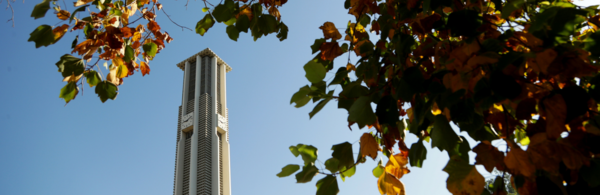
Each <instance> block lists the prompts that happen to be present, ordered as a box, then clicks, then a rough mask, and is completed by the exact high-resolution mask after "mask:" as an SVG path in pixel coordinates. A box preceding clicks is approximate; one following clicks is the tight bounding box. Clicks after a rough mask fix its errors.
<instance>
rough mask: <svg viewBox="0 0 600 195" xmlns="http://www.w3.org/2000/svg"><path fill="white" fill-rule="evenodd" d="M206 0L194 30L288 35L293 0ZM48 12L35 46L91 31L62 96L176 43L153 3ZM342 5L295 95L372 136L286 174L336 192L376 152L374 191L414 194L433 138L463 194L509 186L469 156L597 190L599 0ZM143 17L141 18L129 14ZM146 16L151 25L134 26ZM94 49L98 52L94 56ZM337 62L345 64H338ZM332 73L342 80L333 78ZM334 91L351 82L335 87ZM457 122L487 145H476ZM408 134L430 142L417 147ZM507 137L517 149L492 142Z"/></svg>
mask: <svg viewBox="0 0 600 195" xmlns="http://www.w3.org/2000/svg"><path fill="white" fill-rule="evenodd" d="M202 2H203V3H204V8H202V11H203V12H205V13H206V14H205V15H204V17H203V18H202V19H200V20H199V21H198V23H197V24H196V27H195V32H196V33H198V34H200V35H201V36H204V35H205V34H206V33H207V32H208V31H209V30H210V29H211V28H212V27H213V26H214V25H215V24H216V23H223V24H225V25H227V28H226V31H225V33H227V34H228V36H229V37H230V38H231V39H232V40H234V41H235V40H237V39H238V38H239V36H240V35H239V34H240V33H241V32H245V33H248V34H250V35H251V36H252V37H253V38H254V40H257V39H259V38H261V37H263V36H266V35H268V34H276V37H277V38H278V39H280V40H281V41H283V40H285V39H286V38H287V33H288V27H287V26H286V25H285V24H284V23H283V22H282V21H281V13H280V12H279V8H280V7H281V6H283V5H284V4H286V3H287V0H258V1H254V0H252V1H248V0H223V1H220V2H219V3H218V4H213V3H210V2H208V1H206V0H203V1H202ZM50 8H52V9H54V10H55V11H56V17H57V18H58V19H59V20H62V21H63V22H64V23H65V24H62V25H60V26H58V25H56V26H49V25H41V26H39V27H38V28H36V29H35V30H34V31H33V32H32V33H31V37H30V39H29V40H28V41H32V42H35V46H36V47H41V46H49V45H52V44H54V43H56V42H57V41H59V40H60V39H61V38H62V37H63V35H64V34H65V33H67V31H77V30H81V31H83V34H84V35H85V36H84V37H83V40H82V41H80V40H79V39H78V37H76V38H75V40H73V43H72V46H73V47H72V49H73V50H72V52H71V53H72V54H74V53H76V55H77V56H80V57H75V56H72V55H69V54H65V55H63V56H62V57H60V60H59V61H58V62H57V63H56V65H57V67H58V68H59V72H61V76H62V77H63V81H65V82H68V83H67V85H65V87H64V88H63V89H61V92H60V97H61V98H63V99H65V101H66V102H67V103H68V102H69V101H71V100H72V99H74V98H75V97H76V96H77V94H78V90H79V87H78V86H80V85H83V80H84V79H85V80H86V81H87V83H88V84H89V85H90V87H96V89H95V91H96V94H98V96H99V97H100V99H101V101H102V102H104V101H106V100H107V99H115V98H116V96H117V94H118V86H119V85H121V84H123V79H124V78H126V77H129V76H131V75H133V74H134V73H135V71H136V70H137V71H140V70H141V71H142V75H146V74H149V72H150V68H149V63H150V61H151V60H152V59H153V58H154V57H155V56H156V55H158V54H159V53H160V51H161V50H162V49H164V48H165V42H167V43H169V42H170V41H171V40H173V38H172V37H170V36H169V34H168V33H167V32H166V31H163V30H162V29H161V27H160V25H159V24H158V23H157V22H156V20H155V18H156V16H157V15H156V12H157V11H159V10H161V9H162V5H161V4H160V3H158V2H157V1H156V0H136V1H134V0H126V1H120V0H118V1H117V0H78V1H77V2H75V3H74V8H73V11H72V12H69V11H68V10H65V9H62V8H61V7H60V6H59V5H58V4H57V3H56V1H54V0H43V1H42V2H41V3H40V4H38V5H36V6H35V7H34V9H33V12H32V14H31V16H32V17H34V18H36V19H37V18H41V17H45V16H46V13H47V11H48V10H49V9H50ZM344 8H345V9H347V10H348V14H350V15H352V16H354V19H353V20H351V21H349V22H348V23H347V24H337V26H345V27H346V28H345V29H346V30H345V31H344V32H343V33H342V32H340V31H339V30H338V28H337V27H336V24H334V23H332V22H324V23H323V25H322V26H320V27H318V28H319V29H321V30H322V31H323V37H322V38H317V39H316V40H315V42H314V44H313V45H311V46H310V47H311V49H312V52H313V54H315V53H316V55H315V57H314V58H313V59H310V60H309V61H308V63H306V65H305V66H304V71H305V76H306V78H307V81H308V85H306V86H304V87H301V88H300V89H299V91H298V92H296V93H295V94H293V96H292V98H291V100H290V103H291V104H294V103H295V106H296V107H302V106H305V105H307V104H308V102H309V101H310V100H312V102H313V103H316V105H315V107H314V109H313V110H312V111H311V112H310V113H309V117H311V118H312V117H314V116H316V114H317V113H318V112H319V111H320V110H321V109H322V108H323V107H324V106H325V105H326V104H328V103H331V102H336V103H337V106H338V108H340V109H345V110H347V111H348V124H349V126H352V125H353V124H356V125H357V126H358V127H359V128H360V129H363V128H364V127H367V128H369V129H372V130H371V131H370V132H369V133H365V134H363V135H362V136H361V137H360V142H358V144H359V145H360V150H359V151H358V155H356V156H355V155H354V154H355V153H354V151H353V149H352V144H351V143H349V142H344V143H340V144H336V145H333V147H332V154H331V158H329V159H328V160H326V161H325V163H324V166H319V167H325V169H327V171H328V172H326V170H320V169H319V168H318V167H317V166H315V163H316V162H320V161H317V159H318V155H317V150H318V149H317V148H315V147H313V146H310V145H304V144H298V145H296V146H291V147H290V151H291V152H292V154H293V155H295V156H296V157H297V156H302V160H303V164H301V165H294V164H290V165H287V166H285V167H283V168H282V171H281V172H280V173H279V174H277V176H278V177H286V176H289V175H292V174H294V173H296V172H297V173H296V174H295V176H296V179H297V182H298V183H306V182H310V181H312V179H313V178H314V177H315V176H316V175H319V174H320V175H323V176H324V177H322V178H321V179H319V180H318V182H317V184H316V187H317V190H316V193H317V194H319V195H321V194H322V195H330V194H337V193H338V192H339V191H340V189H339V188H338V181H337V177H338V176H339V177H340V178H341V179H342V181H345V179H346V178H348V177H352V176H353V175H354V173H355V172H356V169H357V167H358V166H359V165H360V164H362V163H364V162H366V160H367V156H368V157H370V158H372V159H373V160H376V158H377V156H380V155H383V156H385V157H386V158H382V159H384V160H387V162H386V163H385V166H383V163H382V161H381V160H380V161H379V163H378V165H377V166H376V167H375V168H373V170H372V172H373V175H374V176H375V177H377V178H378V181H377V184H373V185H377V186H378V189H379V192H380V193H381V194H405V186H404V184H403V183H402V182H401V181H400V179H401V178H402V176H403V175H405V174H408V173H410V171H409V169H408V168H407V164H408V163H410V165H411V166H415V167H422V168H426V167H427V166H426V164H425V163H424V162H425V160H426V154H427V150H426V148H425V147H424V144H426V143H425V142H428V143H431V146H432V147H437V148H438V149H439V150H441V151H446V152H447V153H448V155H449V156H450V160H449V162H448V164H447V166H446V167H445V168H444V171H445V172H447V173H448V174H449V177H448V180H447V187H448V190H449V191H450V192H452V193H453V194H476V195H479V194H491V193H493V194H505V193H506V189H505V188H504V187H498V186H502V185H498V186H497V187H492V188H490V187H489V186H488V187H487V188H488V189H493V190H492V191H493V192H490V190H484V189H486V185H488V184H486V181H485V179H484V178H483V177H482V176H481V174H480V173H479V171H478V170H477V169H475V168H474V167H475V166H474V165H473V164H469V159H470V158H469V155H468V154H469V151H473V152H474V153H475V154H476V157H475V160H476V162H475V164H480V165H483V166H484V167H485V169H486V170H487V171H496V170H497V171H502V172H505V173H507V174H506V175H510V176H511V179H510V180H511V184H512V185H513V186H511V187H514V188H516V189H517V191H518V193H520V194H549V193H569V194H578V193H579V194H590V193H592V194H600V190H599V189H600V177H598V176H597V174H594V173H598V172H599V171H600V164H599V163H598V158H597V156H596V154H598V153H600V146H599V145H598V144H599V143H600V115H599V109H598V107H599V105H600V104H598V103H597V101H600V87H598V86H600V76H599V75H598V69H599V64H598V63H599V59H600V32H598V27H599V26H600V15H599V9H598V6H591V7H580V6H576V5H574V4H573V3H572V2H570V1H569V0H548V1H541V0H540V1H525V0H505V1H502V0H345V1H344ZM86 10H90V12H87V11H86ZM138 12H139V13H140V14H141V17H140V18H137V19H134V20H131V21H130V19H129V17H130V16H133V15H134V14H135V13H138ZM83 13H86V14H85V16H82V14H83ZM79 17H81V18H79ZM142 19H143V20H142ZM140 20H141V21H144V22H145V24H138V25H135V23H136V22H138V21H140ZM315 28H317V27H315ZM367 31H369V32H372V33H374V34H376V36H373V34H370V33H368V32H367ZM345 55H355V56H358V60H356V61H351V60H350V59H351V58H349V57H346V56H345ZM93 57H96V58H97V59H98V60H97V61H96V62H94V63H90V61H91V59H92V58H93ZM335 59H338V60H337V61H336V62H339V61H344V62H343V64H341V67H339V66H338V67H339V68H337V69H335V70H334V67H335V66H334V60H335ZM345 59H347V60H345ZM100 60H102V61H104V64H105V65H106V64H107V63H110V65H106V67H107V69H108V70H109V71H108V74H107V75H106V76H104V75H102V73H101V71H97V72H96V71H95V70H94V68H98V69H99V68H100V66H98V64H99V63H100ZM328 72H331V73H333V74H335V77H334V78H333V80H331V81H329V82H328V81H325V80H324V79H325V75H326V74H327V73H328ZM334 72H335V73H334ZM332 85H340V87H341V90H339V91H337V92H336V91H335V90H330V88H329V86H332ZM331 100H334V101H331ZM450 123H454V124H456V126H458V127H459V129H460V131H465V132H466V133H467V134H468V135H469V137H470V138H471V139H473V140H476V141H478V144H477V145H476V146H474V147H473V148H472V147H471V146H470V145H469V144H468V142H467V141H466V140H465V139H467V138H465V137H461V136H458V134H457V133H456V132H455V131H454V129H452V127H451V125H450ZM407 132H410V133H413V134H415V135H416V136H417V137H418V138H419V141H418V142H417V143H414V144H412V146H411V147H410V148H409V147H407V146H406V144H405V142H404V137H405V134H406V133H407ZM357 139H358V138H357ZM496 140H502V141H503V142H506V145H507V147H506V148H498V147H496V146H494V145H493V144H492V142H493V141H496ZM423 141H425V142H423ZM524 146H527V147H526V148H525V147H524ZM298 171H299V172H298ZM503 175H504V173H503ZM494 183H496V182H494ZM408 187H410V186H408Z"/></svg>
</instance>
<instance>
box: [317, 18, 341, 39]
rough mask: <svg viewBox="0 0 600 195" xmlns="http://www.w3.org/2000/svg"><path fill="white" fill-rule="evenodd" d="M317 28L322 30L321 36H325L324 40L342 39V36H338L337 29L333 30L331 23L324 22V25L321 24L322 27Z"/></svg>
mask: <svg viewBox="0 0 600 195" xmlns="http://www.w3.org/2000/svg"><path fill="white" fill-rule="evenodd" d="M319 28H320V29H321V30H323V35H324V36H325V39H329V38H331V39H332V40H338V39H341V38H342V34H340V31H338V29H337V28H335V25H334V24H333V23H331V22H325V24H323V26H321V27H319Z"/></svg>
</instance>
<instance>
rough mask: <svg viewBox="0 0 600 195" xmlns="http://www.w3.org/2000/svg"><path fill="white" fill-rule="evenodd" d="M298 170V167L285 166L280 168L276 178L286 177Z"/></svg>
mask: <svg viewBox="0 0 600 195" xmlns="http://www.w3.org/2000/svg"><path fill="white" fill-rule="evenodd" d="M298 170H300V165H291V164H290V165H286V166H285V167H283V168H281V172H279V173H278V174H277V177H287V176H290V175H291V174H293V173H295V172H296V171H298Z"/></svg>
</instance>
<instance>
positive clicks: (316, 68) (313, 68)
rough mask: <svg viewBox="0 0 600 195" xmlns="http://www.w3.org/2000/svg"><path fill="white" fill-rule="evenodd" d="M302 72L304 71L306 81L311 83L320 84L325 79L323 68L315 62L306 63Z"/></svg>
mask: <svg viewBox="0 0 600 195" xmlns="http://www.w3.org/2000/svg"><path fill="white" fill-rule="evenodd" d="M304 71H306V75H305V76H306V79H308V81H310V82H311V83H318V82H321V81H323V79H324V78H325V73H326V70H325V67H324V66H323V65H321V64H320V63H318V62H316V61H315V60H311V61H309V62H308V63H306V65H304Z"/></svg>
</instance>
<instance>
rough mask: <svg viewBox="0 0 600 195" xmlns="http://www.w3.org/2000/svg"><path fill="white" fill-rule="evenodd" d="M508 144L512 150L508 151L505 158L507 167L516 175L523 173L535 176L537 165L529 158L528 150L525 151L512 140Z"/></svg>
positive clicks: (526, 175)
mask: <svg viewBox="0 0 600 195" xmlns="http://www.w3.org/2000/svg"><path fill="white" fill-rule="evenodd" d="M508 145H509V146H510V151H508V153H507V154H506V157H505V158H504V163H505V164H506V167H507V168H508V169H510V170H512V171H513V173H514V174H516V175H523V176H525V177H530V178H531V177H533V176H535V166H534V165H533V163H532V162H531V160H530V159H529V155H527V152H525V151H523V150H522V149H521V148H520V147H519V146H518V145H517V144H515V143H514V142H512V141H511V142H508Z"/></svg>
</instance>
